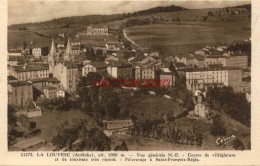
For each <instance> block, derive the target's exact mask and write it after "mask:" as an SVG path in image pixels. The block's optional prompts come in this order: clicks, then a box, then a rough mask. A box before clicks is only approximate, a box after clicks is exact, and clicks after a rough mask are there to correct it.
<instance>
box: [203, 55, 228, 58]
mask: <svg viewBox="0 0 260 166" xmlns="http://www.w3.org/2000/svg"><path fill="white" fill-rule="evenodd" d="M206 58H225V57H223V56H222V55H209V56H207V57H206Z"/></svg>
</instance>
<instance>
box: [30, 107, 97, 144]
mask: <svg viewBox="0 0 260 166" xmlns="http://www.w3.org/2000/svg"><path fill="white" fill-rule="evenodd" d="M81 119H88V123H87V124H86V125H87V126H88V127H91V126H93V127H94V124H95V122H94V120H93V119H91V118H89V117H88V116H87V115H86V114H85V113H83V112H81V111H78V110H70V111H45V112H44V113H43V115H42V116H41V117H37V118H34V119H33V120H32V121H35V122H36V125H37V128H39V129H41V133H40V135H39V137H41V138H42V139H44V140H46V141H51V139H52V138H53V135H54V134H55V132H56V128H57V127H58V126H59V125H61V124H64V122H66V126H71V125H73V124H75V123H76V122H79V121H80V120H81Z"/></svg>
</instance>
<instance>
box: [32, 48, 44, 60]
mask: <svg viewBox="0 0 260 166" xmlns="http://www.w3.org/2000/svg"><path fill="white" fill-rule="evenodd" d="M32 55H33V56H34V57H35V58H40V57H41V56H42V49H41V48H33V49H32Z"/></svg>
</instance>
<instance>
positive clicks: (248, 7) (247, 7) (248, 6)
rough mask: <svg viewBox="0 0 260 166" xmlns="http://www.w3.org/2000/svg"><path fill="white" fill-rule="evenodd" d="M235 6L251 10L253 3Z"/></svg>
mask: <svg viewBox="0 0 260 166" xmlns="http://www.w3.org/2000/svg"><path fill="white" fill-rule="evenodd" d="M235 8H245V9H247V10H249V11H251V4H246V5H239V6H235Z"/></svg>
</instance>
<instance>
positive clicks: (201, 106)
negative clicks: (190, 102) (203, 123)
mask: <svg viewBox="0 0 260 166" xmlns="http://www.w3.org/2000/svg"><path fill="white" fill-rule="evenodd" d="M194 114H195V115H197V116H199V117H201V118H208V117H209V104H208V103H207V102H203V101H202V96H197V104H195V108H194Z"/></svg>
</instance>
